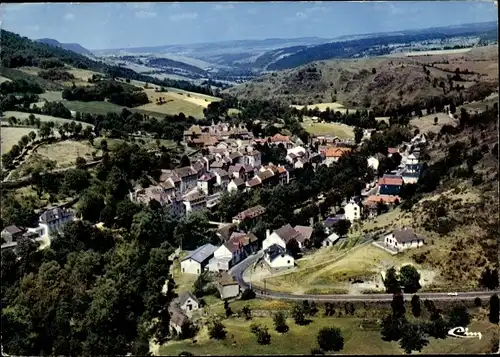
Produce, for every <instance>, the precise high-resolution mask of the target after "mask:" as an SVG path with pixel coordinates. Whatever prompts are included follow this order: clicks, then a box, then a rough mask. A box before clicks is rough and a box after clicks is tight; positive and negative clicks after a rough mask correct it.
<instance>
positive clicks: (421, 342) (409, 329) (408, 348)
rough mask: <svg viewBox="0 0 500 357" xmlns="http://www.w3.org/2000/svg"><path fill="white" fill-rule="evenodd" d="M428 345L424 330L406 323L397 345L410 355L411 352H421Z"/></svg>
mask: <svg viewBox="0 0 500 357" xmlns="http://www.w3.org/2000/svg"><path fill="white" fill-rule="evenodd" d="M428 343H429V341H428V340H427V339H426V338H425V334H424V329H423V328H422V327H420V325H417V324H411V323H407V324H406V325H405V326H404V328H403V335H402V336H401V340H400V341H399V345H400V346H401V348H402V349H403V350H404V351H405V352H406V353H407V354H411V353H412V352H413V351H418V352H421V351H422V349H423V348H424V347H425V346H426V345H427V344H428Z"/></svg>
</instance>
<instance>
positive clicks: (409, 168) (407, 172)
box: [401, 164, 423, 185]
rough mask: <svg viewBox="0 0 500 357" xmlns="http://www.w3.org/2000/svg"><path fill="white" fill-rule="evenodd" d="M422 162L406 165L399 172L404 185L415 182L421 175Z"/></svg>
mask: <svg viewBox="0 0 500 357" xmlns="http://www.w3.org/2000/svg"><path fill="white" fill-rule="evenodd" d="M422 168H423V165H422V164H412V165H406V167H405V169H404V170H403V172H402V173H401V178H402V179H403V183H404V184H405V185H408V184H416V183H417V182H418V180H419V179H420V176H421V175H422V171H423V170H422Z"/></svg>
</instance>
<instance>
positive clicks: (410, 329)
mask: <svg viewBox="0 0 500 357" xmlns="http://www.w3.org/2000/svg"><path fill="white" fill-rule="evenodd" d="M495 303H496V305H495ZM423 305H424V307H425V309H426V311H425V316H424V310H423V309H422V306H421V302H420V298H419V297H418V296H417V295H414V296H413V297H412V300H411V312H412V314H413V316H414V319H412V320H413V322H410V321H409V320H408V319H407V318H406V316H405V314H406V307H405V303H404V298H403V295H402V294H395V295H394V297H393V300H392V302H391V308H392V312H391V313H390V314H389V315H388V316H386V317H385V318H384V319H383V320H382V322H381V328H382V331H381V334H382V339H383V340H385V341H399V344H400V346H401V348H403V349H404V351H405V352H406V353H408V354H410V353H411V352H412V351H419V352H420V351H422V348H423V347H425V346H426V345H427V344H428V342H429V341H428V337H429V336H430V337H434V338H438V339H444V338H446V336H447V332H448V330H449V329H450V328H452V327H457V326H461V327H467V325H469V323H470V321H471V316H470V314H469V312H468V311H467V308H466V307H465V306H454V307H453V308H452V309H451V310H450V311H449V312H448V313H447V316H444V314H443V311H441V310H440V309H438V308H436V306H435V305H434V303H433V302H432V301H430V300H425V301H424V304H423ZM492 306H493V310H495V309H496V311H493V313H496V315H497V316H496V319H495V321H496V322H494V321H492V322H493V323H498V296H497V295H494V296H492V297H491V299H490V316H491V311H492V310H491V309H492V308H491V307H492ZM423 317H428V320H423V319H422V318H423Z"/></svg>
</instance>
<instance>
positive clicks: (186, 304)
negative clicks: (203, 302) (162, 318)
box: [176, 292, 200, 313]
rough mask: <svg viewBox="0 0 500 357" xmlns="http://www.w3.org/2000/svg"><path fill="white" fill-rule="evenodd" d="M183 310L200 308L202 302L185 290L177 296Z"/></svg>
mask: <svg viewBox="0 0 500 357" xmlns="http://www.w3.org/2000/svg"><path fill="white" fill-rule="evenodd" d="M176 302H177V303H178V304H179V307H180V308H181V310H182V311H185V312H188V313H189V312H191V311H195V310H198V309H199V308H200V302H199V301H198V299H197V298H196V297H195V296H194V295H193V294H192V293H190V292H184V293H182V294H181V295H179V297H178V298H177V301H176Z"/></svg>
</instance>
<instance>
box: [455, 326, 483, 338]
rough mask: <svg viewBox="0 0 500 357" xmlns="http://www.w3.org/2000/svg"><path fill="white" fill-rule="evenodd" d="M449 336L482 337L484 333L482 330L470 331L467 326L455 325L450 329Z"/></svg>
mask: <svg viewBox="0 0 500 357" xmlns="http://www.w3.org/2000/svg"><path fill="white" fill-rule="evenodd" d="M448 335H449V336H453V337H459V338H475V337H478V338H479V339H481V338H482V337H483V335H482V334H481V332H469V329H468V328H467V327H465V328H464V327H454V328H452V329H451V330H450V331H448Z"/></svg>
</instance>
